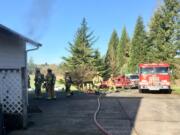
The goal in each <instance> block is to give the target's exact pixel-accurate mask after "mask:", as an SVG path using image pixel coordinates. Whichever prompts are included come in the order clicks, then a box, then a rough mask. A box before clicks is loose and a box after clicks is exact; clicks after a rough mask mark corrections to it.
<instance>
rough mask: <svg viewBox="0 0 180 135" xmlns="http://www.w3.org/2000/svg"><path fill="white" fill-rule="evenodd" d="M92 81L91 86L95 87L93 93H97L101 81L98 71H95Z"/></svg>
mask: <svg viewBox="0 0 180 135" xmlns="http://www.w3.org/2000/svg"><path fill="white" fill-rule="evenodd" d="M92 81H93V86H94V87H95V93H96V94H98V93H99V90H100V86H101V84H102V81H103V78H102V77H101V76H100V73H99V72H97V73H96V75H95V76H94V78H93V80H92Z"/></svg>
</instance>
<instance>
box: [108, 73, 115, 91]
mask: <svg viewBox="0 0 180 135" xmlns="http://www.w3.org/2000/svg"><path fill="white" fill-rule="evenodd" d="M108 85H109V90H110V92H111V91H114V92H115V91H116V85H115V79H114V76H113V74H111V77H110V78H109V79H108Z"/></svg>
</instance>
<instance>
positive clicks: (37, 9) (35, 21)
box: [25, 0, 56, 40]
mask: <svg viewBox="0 0 180 135" xmlns="http://www.w3.org/2000/svg"><path fill="white" fill-rule="evenodd" d="M55 2H56V0H32V3H31V7H30V9H29V10H28V13H27V15H26V19H25V20H26V21H27V22H26V28H27V31H26V32H27V33H26V34H27V35H28V36H30V37H31V38H33V39H36V40H37V39H40V38H41V37H42V36H43V35H44V33H45V32H46V30H47V28H48V27H49V25H50V19H51V16H52V11H53V7H54V5H55Z"/></svg>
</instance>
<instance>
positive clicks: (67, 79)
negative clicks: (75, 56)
mask: <svg viewBox="0 0 180 135" xmlns="http://www.w3.org/2000/svg"><path fill="white" fill-rule="evenodd" d="M64 80H65V92H66V95H67V97H69V96H71V95H73V92H71V85H72V83H73V81H72V78H71V76H70V73H69V72H68V71H66V72H65V76H64Z"/></svg>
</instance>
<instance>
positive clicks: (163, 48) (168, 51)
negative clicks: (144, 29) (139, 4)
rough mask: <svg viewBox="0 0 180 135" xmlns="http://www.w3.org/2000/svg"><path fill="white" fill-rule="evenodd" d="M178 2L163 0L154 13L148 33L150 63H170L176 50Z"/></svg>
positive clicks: (179, 4) (175, 0)
mask: <svg viewBox="0 0 180 135" xmlns="http://www.w3.org/2000/svg"><path fill="white" fill-rule="evenodd" d="M179 9H180V2H179V1H178V0H164V4H163V5H162V6H161V7H160V8H159V9H158V10H157V11H156V12H155V14H154V16H153V18H152V20H151V24H150V32H149V40H148V42H149V43H150V44H149V50H148V58H149V61H151V62H160V61H164V62H166V61H168V62H170V61H172V60H173V59H174V56H175V52H176V49H177V47H178V46H177V44H176V43H177V42H176V41H177V38H176V36H177V33H178V32H177V24H178V23H177V18H178V11H179ZM175 39H176V40H175Z"/></svg>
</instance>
